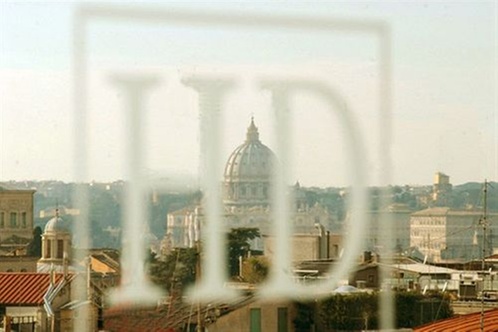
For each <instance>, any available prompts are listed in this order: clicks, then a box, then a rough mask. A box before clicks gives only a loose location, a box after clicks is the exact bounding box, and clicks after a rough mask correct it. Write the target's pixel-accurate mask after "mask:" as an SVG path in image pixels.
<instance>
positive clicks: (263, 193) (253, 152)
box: [224, 119, 275, 205]
mask: <svg viewBox="0 0 498 332" xmlns="http://www.w3.org/2000/svg"><path fill="white" fill-rule="evenodd" d="M274 161H275V155H274V153H273V152H272V151H271V150H270V148H268V147H267V146H266V145H264V144H263V143H261V141H260V140H259V132H258V128H257V127H256V125H255V124H254V119H251V124H250V125H249V128H247V134H246V140H245V142H244V143H243V144H241V145H239V146H238V147H237V148H236V149H235V150H234V151H233V152H232V153H231V154H230V157H228V161H227V163H226V165H225V172H224V201H225V204H227V203H228V204H230V203H233V204H252V205H254V204H267V200H268V186H269V182H270V178H271V173H272V171H273V163H274Z"/></svg>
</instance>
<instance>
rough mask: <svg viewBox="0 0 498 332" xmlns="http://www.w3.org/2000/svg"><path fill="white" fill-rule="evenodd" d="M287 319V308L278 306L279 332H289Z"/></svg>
mask: <svg viewBox="0 0 498 332" xmlns="http://www.w3.org/2000/svg"><path fill="white" fill-rule="evenodd" d="M287 321H288V319H287V308H278V332H287V331H288V330H289V327H288V324H287Z"/></svg>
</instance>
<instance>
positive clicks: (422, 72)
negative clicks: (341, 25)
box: [0, 2, 498, 186]
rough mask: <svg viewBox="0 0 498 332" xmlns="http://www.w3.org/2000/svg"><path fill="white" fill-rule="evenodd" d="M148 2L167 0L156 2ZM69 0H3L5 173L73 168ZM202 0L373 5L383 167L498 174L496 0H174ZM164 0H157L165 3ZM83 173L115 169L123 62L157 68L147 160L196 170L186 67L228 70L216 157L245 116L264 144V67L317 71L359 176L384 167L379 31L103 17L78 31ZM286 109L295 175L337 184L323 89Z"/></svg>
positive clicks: (122, 137)
mask: <svg viewBox="0 0 498 332" xmlns="http://www.w3.org/2000/svg"><path fill="white" fill-rule="evenodd" d="M152 5H153V6H160V7H161V8H163V7H164V5H159V4H152ZM76 6H77V5H76V4H74V3H70V2H68V3H45V4H22V3H2V4H0V137H1V138H0V139H1V140H0V162H1V163H0V181H6V180H27V179H59V180H64V181H70V180H71V179H73V178H74V177H73V175H74V172H73V168H74V163H73V157H74V155H75V154H77V153H78V152H77V151H74V142H73V140H74V133H73V132H74V129H75V126H74V124H73V109H72V107H73V105H72V103H71V100H72V99H71V98H72V90H71V87H72V82H73V81H72V76H71V75H72V67H71V66H72V47H73V44H72V42H73V40H72V30H71V29H72V22H73V16H72V15H73V10H74V9H75V8H76ZM171 6H174V8H185V9H189V10H198V11H202V12H207V11H210V10H226V11H237V12H239V13H247V14H250V13H263V14H278V15H289V16H298V17H316V16H317V17H321V18H331V19H334V18H347V19H352V20H360V21H363V22H368V21H370V20H375V21H383V22H385V23H387V24H389V25H390V27H391V30H392V36H393V39H392V41H393V52H392V63H393V132H392V141H391V146H390V149H391V151H392V165H393V170H392V171H393V177H392V182H393V183H396V184H428V183H430V182H431V181H432V176H433V174H434V172H436V171H442V172H445V173H447V174H448V175H450V176H451V180H452V182H453V183H457V184H458V183H462V182H467V181H482V180H483V179H484V178H488V179H490V180H495V181H496V180H497V179H498V111H497V104H498V102H497V100H498V98H497V94H498V92H497V88H498V87H497V57H498V52H497V47H498V46H497V45H498V43H497V35H498V29H497V17H498V11H497V7H498V5H497V3H496V2H475V3H470V2H460V3H457V2H455V3H449V2H440V3H433V2H426V3H418V2H417V3H415V2H413V3H396V2H362V3H354V4H350V3H338V2H334V3H314V4H313V5H311V4H293V3H285V4H284V3H275V2H272V3H268V4H263V3H259V4H250V3H245V4H244V3H242V4H232V5H227V4H223V3H217V4H216V3H215V4H206V3H199V2H196V3H187V4H179V3H172V4H171ZM166 8H168V7H166ZM87 42H88V44H87V45H88V55H89V77H90V86H89V114H90V130H91V134H90V141H89V142H88V144H89V151H90V152H89V155H90V170H89V179H95V180H98V181H109V180H116V179H120V178H122V177H123V168H124V164H125V162H124V161H123V160H122V155H123V150H124V146H123V145H124V144H125V143H124V142H126V140H127V138H128V137H129V133H126V131H125V130H124V127H123V125H122V123H123V113H124V112H123V106H124V104H123V103H124V97H123V95H122V93H120V91H119V90H117V89H116V87H114V86H113V85H112V83H111V81H110V76H112V75H113V74H116V73H123V72H130V71H131V72H147V73H150V74H153V75H156V76H157V77H158V78H159V79H160V83H159V84H158V86H157V88H156V89H155V90H154V91H153V92H152V93H151V94H150V98H149V99H148V101H147V105H146V106H147V113H146V116H145V118H146V129H147V131H146V133H147V135H146V144H145V148H146V150H147V153H146V158H145V159H146V160H145V164H146V170H145V171H146V172H148V173H150V174H176V173H193V174H195V173H196V172H197V170H198V156H199V134H198V131H199V130H198V125H199V121H198V119H199V114H198V111H197V107H196V106H197V104H196V102H197V101H196V95H195V93H193V92H192V91H191V90H189V89H188V88H186V87H184V86H182V84H181V83H180V80H181V78H183V77H185V76H189V75H193V74H200V73H204V72H210V73H211V74H213V73H215V74H217V75H224V76H227V77H228V76H230V77H233V78H234V79H235V80H236V82H237V87H236V88H235V89H234V91H233V93H231V94H230V96H229V97H228V98H227V100H226V105H225V106H226V107H225V109H224V116H225V118H224V119H225V120H224V125H225V127H224V128H225V129H224V131H223V133H224V139H223V146H222V150H223V159H224V160H225V159H226V158H227V157H228V155H229V153H230V151H231V150H233V149H234V148H235V147H236V146H237V145H239V144H241V143H242V142H243V140H244V139H245V130H246V128H247V126H248V124H249V121H250V118H251V116H254V117H255V120H256V124H257V125H258V127H259V128H260V136H261V139H262V140H263V142H264V143H265V144H267V145H269V146H270V147H272V145H273V141H274V137H273V135H272V133H273V131H272V128H273V127H272V121H273V120H272V116H271V114H272V113H271V104H270V101H269V96H268V94H267V93H264V92H262V91H260V90H259V89H258V84H259V82H260V80H261V79H262V77H264V76H266V77H269V76H273V77H297V78H312V79H316V80H320V81H323V82H326V83H327V84H328V85H329V86H330V87H332V88H333V89H335V90H336V91H338V92H339V93H340V95H341V96H343V97H344V100H345V101H346V102H347V108H348V110H349V111H350V112H351V114H352V115H353V118H354V119H355V124H356V125H357V127H358V129H359V131H360V132H361V135H362V139H363V141H364V142H365V143H364V144H365V146H366V147H367V152H366V158H367V160H368V162H367V167H368V169H369V171H370V172H369V175H370V176H369V183H371V184H378V183H379V178H380V175H381V174H382V172H383V170H382V169H381V168H380V163H379V159H380V158H379V156H378V151H379V150H380V149H379V144H380V143H379V139H378V137H379V131H380V130H383V129H382V127H379V125H378V124H379V121H380V120H379V109H378V102H379V99H378V92H379V89H382V88H383V84H382V82H381V81H380V79H379V60H380V59H379V52H378V43H377V40H376V38H374V37H372V36H371V35H365V34H358V33H355V32H352V31H346V32H344V31H342V32H333V33H332V32H326V33H325V32H309V31H308V32H306V31H304V32H303V31H295V30H292V31H287V30H283V29H256V30H254V29H247V28H242V29H233V28H230V29H228V28H226V27H192V26H176V25H172V24H168V23H167V22H166V24H163V25H158V24H154V25H149V24H145V23H143V22H139V23H137V22H134V23H131V22H120V23H116V22H109V21H106V20H99V21H96V22H94V23H92V25H91V26H90V28H89V31H88V41H87ZM291 109H292V110H293V115H294V119H295V121H294V125H293V128H294V130H295V135H294V136H293V140H292V143H293V144H292V146H293V147H294V148H293V150H292V152H293V154H294V156H295V163H294V165H295V167H294V174H293V179H292V180H293V181H294V180H299V181H300V182H301V183H302V184H303V185H317V186H342V185H347V184H348V183H349V180H348V178H347V175H348V174H347V170H348V169H349V168H350V167H349V166H348V163H349V161H348V159H347V154H346V153H345V150H346V149H347V144H346V143H345V142H344V141H345V140H344V131H343V126H342V125H341V124H340V121H339V118H338V117H337V116H335V115H332V116H331V115H330V114H329V113H328V112H327V108H326V105H324V103H323V102H322V101H320V100H315V99H313V98H311V97H310V96H306V95H302V96H301V95H298V96H296V98H295V99H294V100H293V104H292V107H291Z"/></svg>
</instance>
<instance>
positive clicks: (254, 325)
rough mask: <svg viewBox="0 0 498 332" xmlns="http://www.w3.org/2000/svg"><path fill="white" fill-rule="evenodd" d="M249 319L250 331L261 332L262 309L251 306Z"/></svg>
mask: <svg viewBox="0 0 498 332" xmlns="http://www.w3.org/2000/svg"><path fill="white" fill-rule="evenodd" d="M249 315H250V318H249V319H250V321H249V331H250V332H261V309H260V308H251V310H250V312H249Z"/></svg>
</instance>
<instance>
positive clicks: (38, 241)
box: [27, 226, 42, 257]
mask: <svg viewBox="0 0 498 332" xmlns="http://www.w3.org/2000/svg"><path fill="white" fill-rule="evenodd" d="M41 236H42V229H41V227H40V226H36V227H35V228H34V229H33V240H31V242H30V243H29V244H28V247H27V254H28V256H31V257H41V255H42V237H41Z"/></svg>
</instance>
